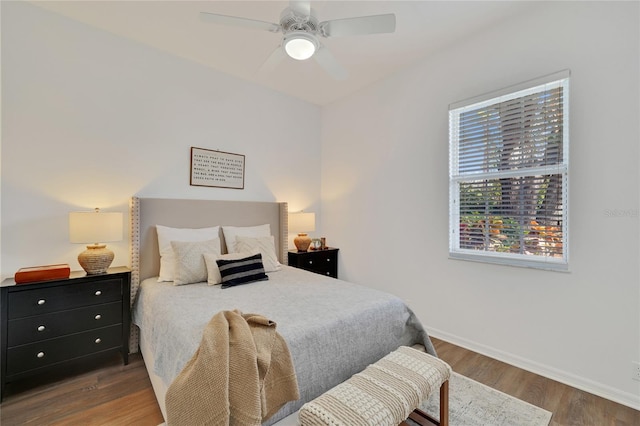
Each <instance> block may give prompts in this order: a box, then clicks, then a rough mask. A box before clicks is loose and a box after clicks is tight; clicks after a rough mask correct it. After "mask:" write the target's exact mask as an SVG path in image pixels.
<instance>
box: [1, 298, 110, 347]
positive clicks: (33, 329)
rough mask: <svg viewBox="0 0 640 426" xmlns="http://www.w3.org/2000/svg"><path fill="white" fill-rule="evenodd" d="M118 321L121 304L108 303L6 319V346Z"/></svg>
mask: <svg viewBox="0 0 640 426" xmlns="http://www.w3.org/2000/svg"><path fill="white" fill-rule="evenodd" d="M120 323H122V303H121V302H120V301H118V302H112V303H106V304H102V305H91V306H87V307H84V308H78V309H71V310H68V311H60V312H54V313H50V314H43V315H38V316H31V317H26V318H19V319H14V320H9V331H8V333H7V343H8V346H9V347H13V346H18V345H24V344H27V343H33V342H38V341H41V340H46V339H53V338H55V337H59V336H63V335H65V334H73V333H79V332H81V331H86V330H92V329H94V328H102V327H106V326H109V325H113V324H120Z"/></svg>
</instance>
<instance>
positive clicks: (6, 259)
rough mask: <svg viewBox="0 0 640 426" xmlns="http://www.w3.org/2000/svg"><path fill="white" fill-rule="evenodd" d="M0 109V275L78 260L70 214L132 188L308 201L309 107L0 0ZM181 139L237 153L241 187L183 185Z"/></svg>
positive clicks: (124, 253)
mask: <svg viewBox="0 0 640 426" xmlns="http://www.w3.org/2000/svg"><path fill="white" fill-rule="evenodd" d="M2 112H3V115H2V216H1V218H2V228H1V235H2V261H1V272H2V275H3V276H12V275H13V273H14V272H15V271H16V270H18V268H20V267H25V266H33V265H44V264H51V263H62V262H64V263H69V264H70V265H71V267H72V269H80V266H79V265H78V263H77V260H76V256H77V254H78V253H79V252H81V251H82V250H84V247H83V246H82V245H78V244H70V243H69V241H68V223H67V221H68V213H69V212H70V211H73V210H85V209H87V210H90V209H92V208H93V207H101V208H103V209H104V210H110V211H123V212H125V213H127V209H128V202H129V198H130V197H131V196H133V195H137V196H147V197H156V196H158V197H167V198H206V199H233V200H257V201H272V200H276V201H288V202H289V208H290V210H291V211H296V210H301V209H307V210H309V211H317V209H318V208H319V198H320V178H319V174H320V173H319V172H320V164H319V157H320V137H319V136H317V137H314V135H319V134H320V118H321V117H320V109H319V108H318V107H317V106H314V105H311V104H308V103H305V102H302V101H299V100H295V99H293V98H290V97H287V96H285V95H282V94H278V93H276V92H273V91H270V90H266V89H263V88H260V87H258V86H255V85H252V84H249V83H247V82H244V81H241V80H237V79H234V78H232V77H229V76H226V75H225V74H222V73H218V72H216V71H214V70H211V69H208V68H205V67H203V66H200V65H197V64H194V63H190V62H188V61H185V60H183V59H180V58H176V57H173V56H171V55H168V54H165V53H163V52H160V51H157V50H154V49H151V48H149V47H146V46H144V45H140V44H137V43H133V42H131V41H128V40H124V39H121V38H119V37H117V36H114V35H111V34H109V33H106V32H103V31H101V30H97V29H94V28H91V27H88V26H85V25H83V24H80V23H77V22H75V21H72V20H69V19H67V18H64V17H61V16H59V15H56V14H53V13H51V12H47V11H44V10H42V9H40V8H38V7H35V6H33V5H30V4H27V3H24V2H3V4H2ZM299 134H304V135H306V136H307V138H308V139H306V140H305V141H304V143H301V142H300V141H299V139H298V138H296V137H295V135H299ZM191 146H196V147H201V148H207V149H219V150H221V151H227V152H233V153H238V154H244V155H246V163H245V164H246V169H245V173H246V174H245V189H244V190H234V189H220V188H204V187H191V186H190V185H189V166H190V163H189V162H190V147H191ZM127 217H128V215H125V218H127ZM125 220H128V219H125ZM126 223H127V224H128V222H126ZM109 247H111V248H112V249H113V250H114V252H115V254H116V257H115V259H114V263H113V265H127V264H129V251H128V242H127V240H126V236H125V240H124V241H123V242H121V243H110V244H109Z"/></svg>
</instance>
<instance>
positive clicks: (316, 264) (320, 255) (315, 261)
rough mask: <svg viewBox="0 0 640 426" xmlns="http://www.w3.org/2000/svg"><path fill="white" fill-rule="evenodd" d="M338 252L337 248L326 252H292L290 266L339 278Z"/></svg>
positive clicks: (289, 257) (289, 258)
mask: <svg viewBox="0 0 640 426" xmlns="http://www.w3.org/2000/svg"><path fill="white" fill-rule="evenodd" d="M338 250H339V249H337V248H335V247H330V248H328V249H324V250H309V251H297V250H290V251H289V253H288V261H289V266H293V267H294V268H300V269H305V270H307V271H311V272H315V273H316V274H321V275H326V276H328V277H333V278H338Z"/></svg>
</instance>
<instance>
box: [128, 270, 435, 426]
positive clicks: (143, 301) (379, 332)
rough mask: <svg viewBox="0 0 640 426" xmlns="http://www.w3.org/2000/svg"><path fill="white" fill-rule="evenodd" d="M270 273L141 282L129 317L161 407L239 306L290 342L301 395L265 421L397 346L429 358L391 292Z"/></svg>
mask: <svg viewBox="0 0 640 426" xmlns="http://www.w3.org/2000/svg"><path fill="white" fill-rule="evenodd" d="M268 276H269V280H268V281H260V282H255V283H250V284H245V285H241V286H236V287H231V288H227V289H222V288H221V287H220V286H219V285H215V286H210V285H208V284H207V283H198V284H190V285H184V286H174V285H173V284H172V283H171V282H157V279H155V278H150V279H147V280H145V281H143V282H142V283H141V285H140V289H139V293H138V297H137V299H136V302H135V304H134V307H133V312H132V315H133V322H134V324H135V325H137V326H138V327H139V328H140V335H141V342H143V343H144V345H143V356H145V362H146V363H148V368H150V375H152V376H155V377H152V379H153V380H155V381H157V385H156V384H154V390H155V391H156V395H157V397H158V399H159V402H160V405H161V406H162V407H164V401H163V399H164V392H165V391H166V388H167V387H168V386H169V384H170V383H171V381H172V380H173V378H174V377H176V376H177V375H178V373H179V372H180V371H181V370H182V368H183V367H184V366H185V364H186V363H187V362H188V361H189V359H190V358H191V357H192V356H193V354H194V353H195V351H196V349H197V348H198V345H199V343H200V340H201V336H202V331H203V329H204V327H205V326H206V325H207V323H208V322H209V320H210V319H211V317H212V316H213V315H214V314H216V313H217V312H219V311H221V310H235V309H238V310H240V311H242V312H243V313H257V314H261V315H263V316H265V317H267V318H269V319H271V320H272V321H275V322H276V324H277V331H278V332H279V333H280V334H281V335H282V336H283V337H284V339H285V341H286V342H287V345H288V346H289V350H290V352H291V356H292V359H293V363H294V366H295V370H296V375H297V378H298V385H299V388H300V399H299V400H298V401H292V402H289V403H288V404H286V405H285V406H284V407H282V409H281V410H280V411H279V412H278V413H276V415H274V416H273V417H272V418H270V419H269V420H268V421H267V422H266V423H265V424H266V425H270V424H273V423H275V422H277V421H278V420H280V419H283V418H284V417H286V416H287V415H289V414H291V413H294V412H295V411H297V410H298V409H299V408H300V407H301V406H302V405H303V404H304V403H305V402H307V401H310V400H312V399H314V398H316V397H317V396H319V395H320V394H322V393H323V392H325V391H327V390H328V389H330V388H332V387H334V386H335V385H337V384H338V383H341V382H343V381H344V380H346V379H347V378H349V377H351V376H352V375H353V374H355V373H357V372H359V371H362V370H363V369H364V368H365V367H366V366H367V365H369V364H372V363H374V362H376V361H377V360H379V359H380V358H382V357H383V356H385V355H387V354H388V353H390V352H391V351H393V350H395V349H397V348H398V347H399V346H403V345H404V346H412V345H414V344H421V345H424V346H425V348H426V351H427V352H428V353H431V354H432V355H435V351H434V349H433V346H432V344H431V341H430V340H429V337H428V336H427V333H426V331H425V330H424V328H423V326H422V325H421V323H420V321H419V320H418V318H417V317H416V316H415V314H414V313H413V312H412V311H411V309H410V308H409V307H408V306H407V305H406V304H405V303H404V301H402V300H401V299H399V298H397V297H395V296H393V295H390V294H388V293H385V292H382V291H378V290H375V289H371V288H368V287H365V286H361V285H356V284H353V283H348V282H346V281H342V280H337V279H333V278H328V277H325V276H322V275H318V274H313V273H310V272H307V271H304V270H301V269H296V268H292V267H289V266H284V265H283V266H282V269H281V270H280V271H276V272H271V273H269V274H268ZM145 352H146V353H145ZM150 356H152V357H153V359H148V357H150Z"/></svg>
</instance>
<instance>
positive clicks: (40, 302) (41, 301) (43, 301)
mask: <svg viewBox="0 0 640 426" xmlns="http://www.w3.org/2000/svg"><path fill="white" fill-rule="evenodd" d="M45 302H46V300H44V299H40V300H38V305H44V303H45Z"/></svg>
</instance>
